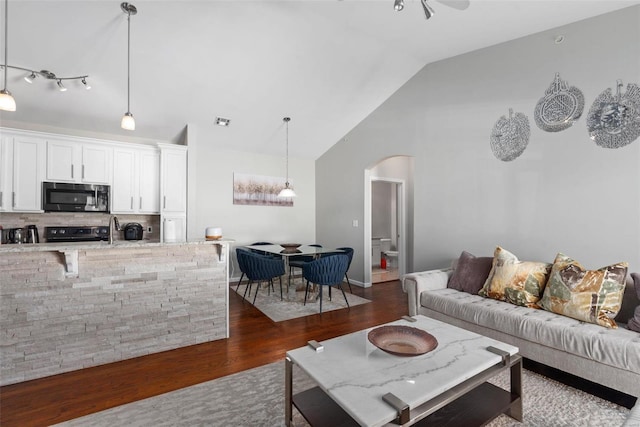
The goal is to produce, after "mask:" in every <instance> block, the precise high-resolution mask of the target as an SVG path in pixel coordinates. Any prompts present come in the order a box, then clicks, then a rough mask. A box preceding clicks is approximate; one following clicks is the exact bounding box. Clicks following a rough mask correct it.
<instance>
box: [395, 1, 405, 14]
mask: <svg viewBox="0 0 640 427" xmlns="http://www.w3.org/2000/svg"><path fill="white" fill-rule="evenodd" d="M393 8H394V9H395V10H396V12H400V11H401V10H402V9H404V0H396V1H395V3H394V4H393Z"/></svg>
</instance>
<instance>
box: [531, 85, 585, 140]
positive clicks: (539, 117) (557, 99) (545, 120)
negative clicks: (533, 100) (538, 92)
mask: <svg viewBox="0 0 640 427" xmlns="http://www.w3.org/2000/svg"><path fill="white" fill-rule="evenodd" d="M583 110H584V95H583V94H582V91H581V90H580V89H578V88H577V87H575V86H569V84H568V83H567V82H566V81H564V80H562V79H561V78H560V73H556V76H555V78H554V79H553V82H551V85H550V86H549V88H548V89H547V90H546V91H545V93H544V96H543V97H542V98H540V100H539V101H538V103H537V104H536V109H535V112H534V118H535V120H536V125H538V127H539V128H540V129H542V130H544V131H547V132H560V131H561V130H565V129H567V128H569V127H571V125H573V122H575V121H576V120H578V119H579V118H580V116H581V115H582V111H583Z"/></svg>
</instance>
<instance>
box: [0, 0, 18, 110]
mask: <svg viewBox="0 0 640 427" xmlns="http://www.w3.org/2000/svg"><path fill="white" fill-rule="evenodd" d="M8 14H9V0H5V1H4V86H3V88H2V90H0V110H4V111H16V100H15V99H13V96H12V95H11V92H9V91H8V90H7V46H8V45H9V43H8V41H7V38H8V35H9V30H8V27H9V17H8V16H9V15H8Z"/></svg>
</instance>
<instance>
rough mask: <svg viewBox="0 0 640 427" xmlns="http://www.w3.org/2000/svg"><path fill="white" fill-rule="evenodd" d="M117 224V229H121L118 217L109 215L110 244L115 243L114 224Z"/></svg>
mask: <svg viewBox="0 0 640 427" xmlns="http://www.w3.org/2000/svg"><path fill="white" fill-rule="evenodd" d="M114 225H115V231H120V223H119V222H118V217H117V216H114V215H111V216H110V217H109V244H110V245H112V244H113V231H114V228H113V226H114Z"/></svg>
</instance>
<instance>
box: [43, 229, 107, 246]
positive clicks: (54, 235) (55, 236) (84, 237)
mask: <svg viewBox="0 0 640 427" xmlns="http://www.w3.org/2000/svg"><path fill="white" fill-rule="evenodd" d="M44 238H45V239H46V240H47V242H99V241H101V240H109V227H108V226H106V225H103V226H97V227H45V228H44Z"/></svg>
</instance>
